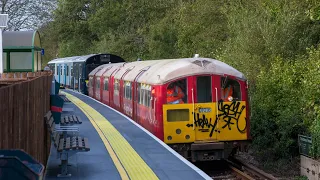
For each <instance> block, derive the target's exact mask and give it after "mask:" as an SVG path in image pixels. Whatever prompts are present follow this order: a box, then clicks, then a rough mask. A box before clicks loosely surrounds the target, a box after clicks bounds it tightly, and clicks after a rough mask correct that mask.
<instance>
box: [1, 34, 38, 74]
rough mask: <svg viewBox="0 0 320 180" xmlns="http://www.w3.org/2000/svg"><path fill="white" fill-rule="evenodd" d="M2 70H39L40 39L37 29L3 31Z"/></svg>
mask: <svg viewBox="0 0 320 180" xmlns="http://www.w3.org/2000/svg"><path fill="white" fill-rule="evenodd" d="M2 36H3V44H2V45H3V55H2V56H3V71H4V72H37V71H41V65H42V55H41V50H42V47H41V40H40V34H39V32H38V31H4V32H3V34H2Z"/></svg>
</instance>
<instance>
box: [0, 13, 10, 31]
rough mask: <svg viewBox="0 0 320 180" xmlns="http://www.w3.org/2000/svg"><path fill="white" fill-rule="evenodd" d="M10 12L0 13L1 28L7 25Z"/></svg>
mask: <svg viewBox="0 0 320 180" xmlns="http://www.w3.org/2000/svg"><path fill="white" fill-rule="evenodd" d="M7 23H8V14H0V28H5V27H7Z"/></svg>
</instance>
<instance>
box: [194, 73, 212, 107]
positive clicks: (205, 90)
mask: <svg viewBox="0 0 320 180" xmlns="http://www.w3.org/2000/svg"><path fill="white" fill-rule="evenodd" d="M211 87H212V86H211V76H198V77H197V100H198V101H197V102H198V103H208V102H212V90H211Z"/></svg>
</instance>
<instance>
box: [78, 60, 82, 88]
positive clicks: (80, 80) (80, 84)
mask: <svg viewBox="0 0 320 180" xmlns="http://www.w3.org/2000/svg"><path fill="white" fill-rule="evenodd" d="M78 72H79V76H78V78H79V79H78V85H79V88H78V91H79V92H82V90H83V85H82V74H83V72H82V64H81V63H79V70H78Z"/></svg>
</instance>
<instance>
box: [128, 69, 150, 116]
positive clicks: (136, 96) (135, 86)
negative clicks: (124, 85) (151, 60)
mask: <svg viewBox="0 0 320 180" xmlns="http://www.w3.org/2000/svg"><path fill="white" fill-rule="evenodd" d="M149 68H150V67H146V68H145V69H143V70H142V71H140V73H139V74H138V75H137V76H136V77H135V78H134V81H133V84H132V86H133V89H134V91H133V98H132V100H133V110H132V112H133V114H132V117H133V119H134V120H135V121H137V120H138V115H137V114H138V108H137V107H138V103H139V99H140V96H139V93H140V88H141V87H140V84H139V83H138V82H137V81H138V79H139V77H140V76H141V75H142V74H143V73H144V72H146V71H147V70H148V69H149Z"/></svg>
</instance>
